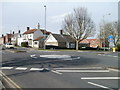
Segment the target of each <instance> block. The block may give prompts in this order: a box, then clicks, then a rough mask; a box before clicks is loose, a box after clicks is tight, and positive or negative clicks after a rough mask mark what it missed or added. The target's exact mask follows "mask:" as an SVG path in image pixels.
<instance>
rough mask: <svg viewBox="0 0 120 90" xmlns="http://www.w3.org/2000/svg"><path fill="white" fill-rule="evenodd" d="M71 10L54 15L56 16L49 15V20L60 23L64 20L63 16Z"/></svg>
mask: <svg viewBox="0 0 120 90" xmlns="http://www.w3.org/2000/svg"><path fill="white" fill-rule="evenodd" d="M70 13H71V12H67V13H63V14H60V15H56V16H51V17H49V18H50V21H51V22H52V23H60V22H62V21H63V20H64V17H65V16H66V15H68V14H70Z"/></svg>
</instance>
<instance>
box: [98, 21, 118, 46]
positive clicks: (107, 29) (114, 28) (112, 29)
mask: <svg viewBox="0 0 120 90" xmlns="http://www.w3.org/2000/svg"><path fill="white" fill-rule="evenodd" d="M109 35H112V36H113V37H114V44H115V45H117V43H118V41H119V39H120V38H119V36H118V22H108V23H105V24H102V25H101V26H100V36H99V38H100V41H101V42H105V43H106V45H107V46H108V44H109V43H108V36H109Z"/></svg>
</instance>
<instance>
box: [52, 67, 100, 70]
mask: <svg viewBox="0 0 120 90" xmlns="http://www.w3.org/2000/svg"><path fill="white" fill-rule="evenodd" d="M54 69H68V70H70V69H102V67H81V68H54Z"/></svg>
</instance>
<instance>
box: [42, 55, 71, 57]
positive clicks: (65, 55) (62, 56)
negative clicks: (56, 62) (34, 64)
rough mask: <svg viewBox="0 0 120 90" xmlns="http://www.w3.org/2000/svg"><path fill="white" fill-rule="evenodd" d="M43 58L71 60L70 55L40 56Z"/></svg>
mask: <svg viewBox="0 0 120 90" xmlns="http://www.w3.org/2000/svg"><path fill="white" fill-rule="evenodd" d="M40 57H43V58H71V56H69V55H40Z"/></svg>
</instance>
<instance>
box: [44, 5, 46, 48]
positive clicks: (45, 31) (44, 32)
mask: <svg viewBox="0 0 120 90" xmlns="http://www.w3.org/2000/svg"><path fill="white" fill-rule="evenodd" d="M44 8H45V30H44V35H45V36H44V49H46V47H45V39H46V5H44Z"/></svg>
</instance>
